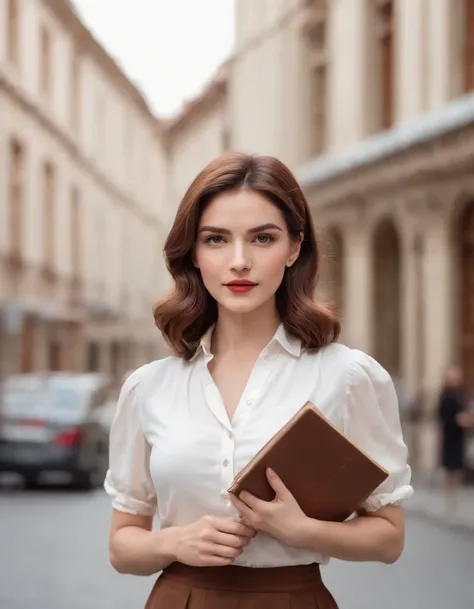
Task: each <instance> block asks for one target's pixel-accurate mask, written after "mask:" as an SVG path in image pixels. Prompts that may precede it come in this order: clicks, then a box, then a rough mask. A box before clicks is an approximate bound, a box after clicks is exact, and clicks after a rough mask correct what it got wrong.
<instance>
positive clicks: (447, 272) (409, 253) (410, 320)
mask: <svg viewBox="0 0 474 609" xmlns="http://www.w3.org/2000/svg"><path fill="white" fill-rule="evenodd" d="M399 238H400V246H401V247H400V254H401V256H400V265H401V268H400V273H401V297H400V302H398V303H393V307H394V314H396V307H399V311H400V319H401V336H400V341H401V372H402V378H403V380H404V382H405V383H407V384H408V385H409V386H411V387H413V388H417V387H420V388H421V389H423V391H424V392H425V393H426V394H427V395H429V396H430V397H432V396H433V394H434V393H435V392H436V391H437V390H438V388H439V385H440V383H441V381H442V376H443V374H444V371H445V370H446V368H447V366H448V365H449V364H450V363H452V361H453V357H454V344H455V340H454V339H455V326H454V323H453V322H454V313H455V311H454V310H453V308H454V307H453V301H454V285H453V279H454V265H453V257H452V250H453V247H452V243H451V238H450V231H449V227H448V225H447V223H446V221H445V220H444V218H442V217H436V216H434V217H430V218H429V220H428V221H427V222H425V227H424V228H421V227H420V226H419V225H408V226H404V228H403V231H402V232H401V234H399ZM373 257H374V251H373V239H372V235H370V234H368V232H367V231H366V230H364V229H363V228H362V227H360V226H358V225H351V226H347V227H346V228H345V229H344V260H343V276H344V282H345V289H344V292H345V298H344V311H343V318H344V337H343V338H344V341H345V342H346V343H347V344H348V345H349V346H353V347H356V348H358V349H361V350H363V351H367V352H368V353H374V342H375V341H374V333H375V332H377V331H378V330H379V329H378V328H377V327H376V322H375V320H376V318H377V312H376V311H375V310H374V300H373V293H374V282H375V281H377V278H376V277H375V276H374V272H373V268H374V265H373ZM374 355H375V353H374Z"/></svg>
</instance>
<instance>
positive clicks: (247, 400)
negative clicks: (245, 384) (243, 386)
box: [245, 398, 253, 406]
mask: <svg viewBox="0 0 474 609" xmlns="http://www.w3.org/2000/svg"><path fill="white" fill-rule="evenodd" d="M245 402H246V403H247V404H248V405H249V406H251V405H252V404H253V400H252V398H247V399H246V400H245Z"/></svg>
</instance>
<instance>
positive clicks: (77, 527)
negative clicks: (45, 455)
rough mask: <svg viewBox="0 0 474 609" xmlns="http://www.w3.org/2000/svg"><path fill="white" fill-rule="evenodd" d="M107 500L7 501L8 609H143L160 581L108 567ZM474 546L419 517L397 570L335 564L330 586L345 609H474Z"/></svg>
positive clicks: (0, 528)
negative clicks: (155, 583) (149, 592)
mask: <svg viewBox="0 0 474 609" xmlns="http://www.w3.org/2000/svg"><path fill="white" fill-rule="evenodd" d="M108 524H109V502H108V498H107V497H106V496H105V494H104V493H103V491H101V490H99V491H97V492H95V493H92V494H87V493H86V494H79V493H74V492H69V491H62V490H54V489H53V490H40V491H36V492H26V491H22V490H3V491H0V540H1V543H0V607H2V609H33V608H36V609H64V607H68V609H86V608H87V609H109V608H110V609H135V608H136V609H142V608H143V605H144V602H145V599H146V597H147V594H148V590H149V589H150V587H151V585H152V582H153V578H136V577H131V576H123V575H119V574H117V573H115V572H114V571H113V570H112V568H111V567H110V566H109V564H108V558H107V531H108ZM473 560H474V536H473V535H472V534H466V533H465V532H464V533H463V532H457V531H453V530H448V529H444V528H440V527H439V526H437V525H435V524H432V523H431V522H430V521H426V520H419V519H415V518H413V517H409V518H408V522H407V547H406V550H405V554H404V556H403V558H402V559H401V560H400V561H399V562H398V563H397V564H395V565H393V566H390V567H387V566H385V565H374V564H345V563H339V562H333V563H332V564H331V565H330V566H329V567H328V568H326V569H325V578H326V581H327V583H328V585H329V587H330V588H331V590H332V591H333V593H334V595H335V596H336V598H337V600H338V601H339V605H340V609H380V607H384V609H400V608H403V609H416V608H423V609H424V608H426V609H428V607H429V609H446V607H449V608H450V609H472V607H474V584H473V580H472V574H473Z"/></svg>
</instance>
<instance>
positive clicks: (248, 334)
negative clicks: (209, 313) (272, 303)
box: [212, 309, 280, 356]
mask: <svg viewBox="0 0 474 609" xmlns="http://www.w3.org/2000/svg"><path fill="white" fill-rule="evenodd" d="M279 324H280V318H279V316H278V313H277V311H276V310H274V309H273V310H272V311H270V312H269V311H268V310H266V311H261V312H260V311H258V312H257V311H255V312H252V313H250V314H234V313H229V312H228V311H219V313H218V318H217V323H216V327H215V330H214V332H213V336H212V353H213V354H214V355H221V356H222V355H224V354H225V355H232V354H238V353H242V354H244V353H245V354H249V353H252V354H255V355H258V354H259V353H260V352H261V351H262V349H264V348H265V347H266V345H267V344H268V343H269V341H270V340H271V338H272V336H273V335H274V334H275V332H276V330H277V328H278V326H279Z"/></svg>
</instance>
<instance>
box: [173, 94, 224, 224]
mask: <svg viewBox="0 0 474 609" xmlns="http://www.w3.org/2000/svg"><path fill="white" fill-rule="evenodd" d="M226 113H227V109H226V104H225V99H224V98H223V99H222V101H221V102H219V103H216V104H215V105H214V106H213V107H212V108H211V109H209V110H207V111H205V113H203V114H201V116H199V118H196V119H191V120H190V121H189V123H186V124H185V125H184V126H183V127H180V129H179V131H178V132H176V133H175V135H174V136H173V138H172V142H171V146H170V152H169V166H170V174H169V178H170V182H169V194H170V199H169V201H168V208H167V222H168V224H167V226H168V227H170V226H171V224H172V222H173V219H174V216H175V214H176V210H177V207H178V205H179V202H180V201H181V199H182V197H183V195H184V194H185V192H186V190H187V188H188V186H189V185H190V184H191V182H192V181H193V180H194V178H195V177H196V176H197V174H198V173H199V172H200V171H201V170H202V169H204V167H205V166H206V165H207V164H208V163H209V162H210V161H212V160H213V159H215V158H216V157H218V156H219V155H220V154H222V152H223V151H224V132H225V129H226V124H227V119H226Z"/></svg>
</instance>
